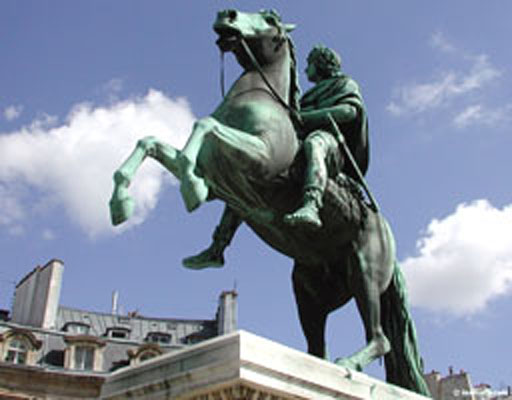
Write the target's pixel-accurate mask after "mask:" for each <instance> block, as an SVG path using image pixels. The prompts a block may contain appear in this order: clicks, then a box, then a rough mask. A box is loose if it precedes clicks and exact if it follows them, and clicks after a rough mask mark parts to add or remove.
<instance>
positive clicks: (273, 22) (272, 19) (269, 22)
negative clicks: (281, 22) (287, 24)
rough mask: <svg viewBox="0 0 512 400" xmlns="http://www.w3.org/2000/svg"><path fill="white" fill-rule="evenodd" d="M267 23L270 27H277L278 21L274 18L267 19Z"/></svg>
mask: <svg viewBox="0 0 512 400" xmlns="http://www.w3.org/2000/svg"><path fill="white" fill-rule="evenodd" d="M265 22H266V23H267V24H269V25H272V26H275V25H276V20H275V19H274V18H272V17H266V18H265Z"/></svg>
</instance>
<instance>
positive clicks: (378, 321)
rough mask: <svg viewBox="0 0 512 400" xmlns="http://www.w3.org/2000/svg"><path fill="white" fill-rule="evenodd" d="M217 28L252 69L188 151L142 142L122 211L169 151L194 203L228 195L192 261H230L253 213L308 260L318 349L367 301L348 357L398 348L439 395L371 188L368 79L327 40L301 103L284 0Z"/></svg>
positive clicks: (273, 237) (168, 163)
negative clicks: (360, 80) (359, 338)
mask: <svg viewBox="0 0 512 400" xmlns="http://www.w3.org/2000/svg"><path fill="white" fill-rule="evenodd" d="M213 27H214V30H215V31H216V32H217V34H218V36H219V39H218V41H217V44H218V46H219V48H220V49H221V50H222V51H223V52H226V51H229V52H232V53H233V54H234V55H235V57H236V59H237V61H238V62H239V64H240V65H241V66H242V68H243V69H244V72H243V73H242V75H241V76H240V78H239V79H238V80H237V81H236V82H235V83H234V84H233V86H232V87H231V89H230V90H229V92H228V93H227V95H226V96H225V98H224V100H223V101H222V102H221V104H220V105H219V106H218V107H217V109H216V110H215V111H214V112H213V113H212V114H211V115H210V116H208V117H205V118H202V119H200V120H198V121H197V122H196V123H195V125H194V127H193V130H192V133H191V135H190V138H189V140H188V142H187V143H186V145H185V146H184V148H183V149H182V150H178V149H175V148H174V147H172V146H170V145H168V144H165V143H162V142H161V141H159V140H157V139H155V138H153V137H147V138H145V139H142V140H140V141H139V142H138V143H137V146H136V148H135V150H134V151H133V153H132V154H131V155H130V157H129V158H128V159H127V160H126V161H125V162H124V163H123V165H122V166H121V167H120V168H119V169H118V170H117V171H116V173H115V174H114V183H115V186H114V192H113V195H112V200H111V202H110V209H111V216H112V222H113V223H114V224H115V225H117V224H120V223H122V222H124V221H125V220H126V219H128V218H129V217H130V216H131V214H132V213H133V209H134V204H133V201H132V199H131V198H130V196H129V193H128V186H129V184H130V181H131V180H132V178H133V176H134V174H135V172H136V171H137V169H138V167H139V166H140V165H141V163H142V162H143V161H144V159H145V158H146V157H148V156H149V157H151V158H153V159H155V160H157V161H159V162H160V163H161V164H162V165H163V166H164V167H165V168H166V169H167V170H168V171H170V172H171V173H172V174H173V175H174V176H176V178H178V179H179V180H180V182H181V186H180V190H181V194H182V197H183V200H184V202H185V206H186V208H187V210H189V211H192V210H194V209H196V208H197V207H199V206H200V205H201V204H202V203H204V202H205V201H207V200H211V199H220V200H222V201H224V202H225V204H226V208H225V211H224V214H223V216H222V219H221V223H220V224H219V226H218V227H217V229H216V230H215V233H214V235H213V239H214V240H213V243H212V245H211V246H210V247H209V248H208V249H207V250H205V251H204V252H202V253H200V254H199V255H197V256H194V257H189V258H188V259H185V260H184V264H185V265H186V266H188V267H190V268H195V269H201V268H205V267H211V266H221V265H223V263H224V257H223V252H224V249H225V248H226V246H228V245H229V242H230V241H231V238H232V237H233V235H234V233H235V231H236V229H237V228H238V226H239V225H240V224H241V223H242V222H245V223H247V224H248V225H249V226H250V227H251V228H252V230H253V231H254V232H255V233H256V234H257V235H258V236H259V237H261V238H262V239H263V240H264V241H265V242H266V243H268V244H269V245H270V246H272V247H273V248H274V249H276V250H277V251H280V252H281V253H283V254H286V255H288V256H290V257H291V258H293V259H294V261H295V266H294V270H293V286H294V292H295V296H296V302H297V306H298V311H299V318H300V321H301V324H302V329H303V331H304V334H305V337H306V340H307V344H308V352H309V353H310V354H313V355H316V356H318V357H322V358H326V357H327V354H326V346H325V339H324V336H325V325H326V318H327V315H328V314H329V313H330V312H331V311H334V310H335V309H337V308H339V307H341V306H343V305H344V304H346V303H347V302H348V301H349V300H350V299H351V298H355V300H356V303H357V306H358V309H359V312H360V314H361V317H362V319H363V323H364V327H365V330H366V339H367V344H366V346H364V347H363V348H362V349H361V350H359V351H357V352H356V353H354V354H353V355H351V356H349V357H346V358H338V359H336V361H335V362H336V363H337V364H339V365H343V366H346V367H349V368H352V369H356V370H362V369H363V368H364V367H365V366H366V365H368V364H369V363H371V362H372V361H374V360H376V359H377V358H379V357H382V356H384V357H385V364H386V374H387V380H388V381H389V382H391V383H395V384H397V385H399V386H402V387H405V388H408V389H411V390H413V391H416V392H418V393H422V394H426V395H428V389H427V386H426V384H425V382H424V380H423V377H422V365H421V359H420V356H419V352H418V348H417V344H416V333H415V328H414V324H413V321H412V319H411V316H410V313H409V310H408V306H407V296H406V290H405V284H404V281H403V277H402V274H401V272H400V269H399V268H398V265H397V263H396V258H395V245H394V239H393V235H392V233H391V229H390V227H389V225H388V223H387V222H386V220H385V219H384V218H383V216H382V215H381V214H380V213H379V212H378V209H377V207H376V205H375V204H374V205H373V206H372V205H369V204H367V203H366V201H365V200H364V196H363V194H362V190H361V185H363V187H364V182H363V178H362V176H363V175H364V173H365V172H366V170H367V167H368V133H367V120H366V113H365V109H364V104H363V101H362V97H361V95H360V93H359V88H358V86H357V84H356V83H355V82H354V81H353V80H352V79H351V78H349V77H348V76H346V75H344V74H342V73H341V70H340V60H339V57H338V56H337V54H336V53H335V52H333V51H332V50H329V49H326V48H324V47H323V46H317V47H316V48H315V49H313V50H312V52H311V53H310V56H309V57H308V68H307V74H308V78H309V79H310V80H311V81H312V82H314V83H315V86H314V87H313V88H312V89H311V90H310V91H309V92H307V93H306V94H305V96H304V97H303V98H302V101H299V97H300V90H299V86H298V79H297V67H296V64H297V63H296V60H295V52H294V46H293V43H292V41H291V39H290V37H289V32H290V31H291V30H292V29H293V28H294V27H293V26H292V25H287V24H283V23H282V22H281V19H280V17H279V16H278V15H277V13H275V12H274V11H262V12H260V13H255V14H248V13H242V12H239V11H236V10H226V11H221V12H219V14H218V16H217V19H216V21H215V23H214V26H213ZM331 118H332V120H333V121H335V124H336V126H333V123H332V122H331ZM343 149H345V150H343ZM347 151H350V152H351V153H352V156H353V157H352V159H353V162H352V161H351V160H350V157H348V154H347Z"/></svg>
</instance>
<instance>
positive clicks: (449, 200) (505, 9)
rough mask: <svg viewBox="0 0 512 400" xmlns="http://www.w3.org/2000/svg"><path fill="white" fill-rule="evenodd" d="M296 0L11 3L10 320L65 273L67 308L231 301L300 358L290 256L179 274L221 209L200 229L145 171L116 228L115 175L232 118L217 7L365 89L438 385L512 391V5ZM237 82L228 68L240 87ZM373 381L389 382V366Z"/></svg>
mask: <svg viewBox="0 0 512 400" xmlns="http://www.w3.org/2000/svg"><path fill="white" fill-rule="evenodd" d="M290 3H291V2H284V1H268V2H261V1H247V2H243V3H242V2H236V1H207V2H201V5H200V6H196V7H191V6H185V5H184V3H183V5H181V4H180V5H177V4H178V3H172V2H164V1H152V2H144V3H142V2H135V1H110V2H101V1H87V2H86V1H75V2H67V1H53V2H36V1H4V2H2V3H1V5H0V38H1V42H0V43H1V44H0V59H1V60H2V66H1V69H0V251H1V254H2V261H1V264H0V307H3V308H9V306H10V301H11V295H12V292H13V283H12V282H16V281H17V280H19V279H20V278H21V277H23V276H24V275H25V274H26V273H27V272H29V271H30V270H31V269H32V268H33V267H34V266H35V265H37V264H44V263H46V262H47V261H48V260H49V259H51V258H60V259H62V260H63V261H64V262H65V265H66V270H65V275H64V287H63V291H62V303H63V304H65V305H68V306H74V307H81V308H89V309H96V310H98V311H108V310H109V309H110V301H111V300H110V299H111V293H112V291H113V290H119V291H120V304H121V305H122V306H123V307H124V310H125V311H132V310H135V309H138V310H139V312H141V313H142V314H146V315H151V316H175V317H191V318H193V317H196V318H209V317H211V316H213V313H214V310H215V307H216V301H217V296H218V294H219V293H220V292H221V291H222V290H226V289H232V288H233V287H236V289H237V290H238V291H239V293H240V296H239V305H240V313H239V317H240V318H239V319H240V320H239V326H240V328H242V329H246V330H249V331H252V332H254V333H256V334H259V335H261V336H265V337H268V338H271V339H274V340H276V341H278V342H281V343H284V344H286V345H289V346H291V347H295V348H298V349H304V348H305V343H304V339H303V337H302V332H301V329H300V326H299V324H298V320H297V317H296V310H295V304H294V300H293V293H292V290H291V284H290V274H291V266H292V261H291V260H290V259H288V258H286V257H284V256H281V255H279V254H276V253H275V252H273V251H271V250H270V249H269V248H268V247H266V246H265V245H264V244H263V243H261V241H259V239H257V238H256V237H255V235H254V234H253V233H251V232H250V231H249V230H248V229H247V228H245V227H244V228H242V229H241V230H240V232H238V234H237V236H236V237H235V240H234V242H233V244H232V247H231V248H230V249H229V251H228V252H227V254H226V256H227V265H226V267H225V268H224V269H222V270H215V271H202V272H196V271H188V270H185V269H184V268H182V267H181V265H180V260H181V259H182V258H183V257H185V256H188V255H191V254H194V253H196V252H197V251H198V250H200V249H202V248H203V247H204V246H206V245H207V244H208V243H209V240H210V235H211V232H212V231H213V228H214V227H215V225H216V223H217V220H218V218H219V216H220V213H221V210H222V204H220V203H211V204H207V205H206V206H204V207H203V208H201V209H200V210H199V211H197V212H195V213H193V214H187V213H186V212H185V210H184V207H183V204H182V201H181V199H180V196H179V191H178V190H177V186H176V184H175V182H174V181H173V180H172V179H171V178H170V177H169V176H167V175H165V174H164V173H163V170H162V169H160V168H159V167H158V166H157V165H156V164H155V163H151V162H148V163H147V165H145V166H144V168H143V169H142V170H141V171H140V174H139V176H138V178H137V180H135V181H134V183H133V186H132V193H133V195H134V196H135V198H136V199H137V201H138V207H139V208H138V210H137V214H136V218H134V219H133V220H132V221H131V222H130V223H129V224H128V225H126V226H124V227H122V228H121V229H113V228H111V227H110V225H109V219H108V209H107V202H108V199H109V197H110V192H111V188H112V184H111V175H112V173H113V171H114V169H115V168H116V167H117V166H118V165H119V164H120V163H121V162H122V160H123V159H124V157H126V155H127V154H128V153H129V152H130V150H131V149H132V147H133V145H134V144H135V142H136V140H137V139H138V138H139V137H142V136H145V135H148V134H152V135H155V136H158V137H160V138H162V139H163V140H166V141H168V142H170V143H173V144H175V145H176V146H181V145H182V144H183V142H184V141H185V140H186V138H187V137H188V134H189V132H190V127H191V125H192V123H193V121H194V120H195V119H197V118H199V117H202V116H206V115H208V114H209V113H210V112H212V111H213V109H214V108H215V106H216V104H218V103H219V101H220V85H219V69H220V67H219V54H218V50H217V48H216V46H215V45H214V41H215V34H214V33H213V31H212V29H211V25H212V23H213V20H214V18H215V14H216V12H217V11H218V10H219V9H222V8H226V7H237V8H241V9H244V10H246V11H257V10H259V9H261V8H275V9H277V10H278V11H279V12H280V13H281V15H282V17H283V19H284V20H285V21H286V22H292V23H296V24H297V25H298V27H297V29H296V30H295V31H294V32H293V38H294V39H295V42H296V45H297V47H298V56H299V60H300V63H301V65H300V67H301V70H302V69H303V68H304V67H305V58H306V55H307V52H308V50H309V49H310V48H311V47H312V46H313V45H314V44H316V43H318V42H322V43H324V44H326V45H328V46H330V47H333V48H334V49H336V50H337V51H338V52H339V53H340V54H341V56H342V59H343V68H344V70H345V71H346V72H347V73H348V74H350V75H351V76H353V77H354V78H355V79H356V80H357V81H358V82H359V83H360V85H361V88H362V92H363V95H364V98H365V100H366V103H367V107H368V112H369V118H370V135H371V162H370V169H369V173H368V181H369V184H370V186H371V188H372V190H373V192H374V194H375V195H376V197H377V198H378V200H379V202H380V204H381V206H382V209H383V212H384V214H385V215H386V216H387V217H388V219H389V220H390V222H391V225H392V227H393V230H394V232H395V235H396V239H397V243H398V255H399V260H400V262H401V264H402V267H403V269H404V271H405V274H406V277H407V279H408V283H409V289H410V290H409V291H410V297H411V302H412V304H413V313H414V316H415V319H416V323H417V328H418V334H419V337H420V344H421V347H422V353H423V357H424V359H425V366H426V370H428V371H430V370H432V369H437V370H441V371H442V372H446V371H447V369H448V366H453V367H454V368H455V370H459V369H461V368H463V369H465V370H466V371H469V372H470V374H471V376H472V378H473V382H474V383H480V382H486V383H490V384H492V385H493V387H495V388H496V389H499V388H500V387H501V386H502V385H505V384H511V383H512V367H511V364H510V362H509V354H507V353H508V352H509V349H508V348H507V346H506V343H507V342H508V339H509V335H508V332H510V329H511V328H512V326H511V323H510V322H509V321H510V319H509V318H508V316H509V310H510V309H511V307H512V297H511V295H510V294H511V284H512V193H511V185H510V179H508V173H509V172H508V170H509V169H510V168H509V166H510V164H511V163H510V161H509V152H510V150H509V149H510V145H511V138H510V136H509V135H510V123H511V120H512V100H511V99H512V96H511V91H512V89H511V88H512V84H511V83H512V70H511V65H512V55H511V52H510V50H509V48H510V44H509V38H510V37H512V32H511V31H512V27H511V26H510V21H509V17H508V16H509V15H511V11H512V5H511V4H509V3H506V2H497V1H491V2H485V3H483V2H478V1H451V2H440V1H436V2H430V3H428V4H427V3H420V2H408V1H394V2H386V4H381V3H377V2H375V3H372V4H370V3H369V2H365V3H363V2H356V1H343V2H340V1H322V2H320V4H316V5H315V6H313V5H310V4H309V3H306V2H303V3H301V4H293V6H292V5H290ZM294 3H296V2H294ZM239 73H240V70H239V67H238V66H237V65H236V63H235V62H234V60H233V59H232V58H231V57H229V56H228V57H227V59H226V80H227V82H228V84H229V82H233V80H234V79H236V77H237V76H238V74H239ZM301 83H302V88H303V89H307V88H308V87H309V84H308V83H307V82H306V80H305V76H304V74H302V76H301ZM328 338H329V349H330V353H331V356H332V357H333V358H334V357H338V356H340V355H346V354H349V353H351V352H352V351H354V350H355V349H356V348H358V347H360V346H361V345H362V344H363V339H364V335H363V330H362V324H361V322H360V320H359V317H358V315H357V312H356V310H355V307H354V306H353V305H352V304H351V305H350V306H348V307H347V308H346V309H343V310H340V311H338V312H337V313H336V314H334V315H333V316H332V317H331V318H330V319H329V327H328ZM366 372H368V373H369V374H372V375H374V376H379V377H381V376H383V372H382V367H381V366H379V365H378V363H376V365H374V366H372V367H370V368H369V369H368V370H367V371H366Z"/></svg>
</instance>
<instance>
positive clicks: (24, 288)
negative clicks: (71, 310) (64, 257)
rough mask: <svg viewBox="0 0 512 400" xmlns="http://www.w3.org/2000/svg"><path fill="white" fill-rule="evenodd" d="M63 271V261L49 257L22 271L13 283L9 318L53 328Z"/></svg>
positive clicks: (29, 324)
mask: <svg viewBox="0 0 512 400" xmlns="http://www.w3.org/2000/svg"><path fill="white" fill-rule="evenodd" d="M63 272H64V263H63V262H62V261H60V260H56V259H53V260H51V261H49V262H48V263H47V264H46V265H45V266H44V267H40V266H37V267H36V268H34V270H32V271H31V272H30V273H29V274H28V275H26V276H25V277H24V278H23V279H22V280H21V281H20V282H19V283H18V284H17V285H16V290H15V292H14V304H13V307H12V317H11V321H12V322H14V323H17V324H20V325H28V326H34V327H39V328H45V329H53V328H55V325H56V323H57V312H58V309H59V301H60V289H61V286H62V274H63Z"/></svg>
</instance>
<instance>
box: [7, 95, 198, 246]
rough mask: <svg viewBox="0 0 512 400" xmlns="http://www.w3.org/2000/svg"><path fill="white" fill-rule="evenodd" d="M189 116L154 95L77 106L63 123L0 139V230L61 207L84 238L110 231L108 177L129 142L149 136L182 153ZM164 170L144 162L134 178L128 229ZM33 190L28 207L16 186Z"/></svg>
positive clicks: (42, 122) (37, 125)
mask: <svg viewBox="0 0 512 400" xmlns="http://www.w3.org/2000/svg"><path fill="white" fill-rule="evenodd" d="M193 121H194V116H193V114H192V112H191V110H190V107H189V105H188V104H187V103H186V101H185V100H183V99H177V100H173V99H170V98H168V97H166V96H165V95H164V94H162V93H161V92H158V91H155V90H150V91H149V92H148V93H147V95H145V96H143V97H140V98H133V99H129V100H124V101H120V102H117V103H115V104H112V105H110V106H108V107H95V106H93V105H91V104H85V103H83V104H78V105H76V106H75V107H74V108H73V109H72V110H71V112H70V113H69V115H68V117H67V119H66V121H65V123H63V124H60V125H58V126H56V125H55V124H56V121H55V119H52V118H51V117H48V116H43V117H42V119H39V120H37V121H34V122H33V123H32V124H31V125H30V126H28V127H24V128H22V129H21V130H19V131H17V132H14V133H11V134H8V135H2V136H0V205H7V206H6V207H0V226H2V225H3V226H4V227H7V228H12V227H13V226H14V225H17V226H19V225H20V224H23V223H27V220H28V219H29V216H30V214H31V213H33V212H36V210H39V211H40V210H41V209H47V208H48V205H49V204H50V205H53V206H54V207H55V206H56V205H58V206H61V207H62V208H63V210H64V211H65V212H66V214H67V215H68V217H69V218H70V219H71V220H72V221H73V222H74V223H76V224H78V225H79V226H80V227H81V228H82V229H83V230H84V231H85V232H87V233H88V234H89V235H91V236H94V235H97V234H101V233H105V232H112V231H113V228H112V227H111V226H110V217H109V210H108V201H109V198H110V195H111V192H112V174H113V172H114V171H115V169H116V168H117V167H119V165H120V164H121V163H122V161H124V159H125V158H126V157H127V156H128V155H129V153H130V152H131V151H132V149H133V147H134V145H135V143H136V141H137V140H138V139H139V138H141V137H144V136H147V135H153V136H156V137H158V138H160V139H162V140H163V141H165V142H168V143H170V144H173V145H174V146H176V147H178V148H181V147H182V146H183V144H184V142H185V140H186V138H187V137H188V136H189V134H190V130H191V127H192V124H193ZM164 176H165V172H164V170H163V168H161V167H160V166H159V165H157V163H156V162H155V161H148V162H147V163H145V165H144V166H143V167H142V168H141V170H140V171H139V174H138V175H137V177H136V178H135V180H134V182H133V184H132V187H131V192H132V194H133V197H134V199H135V201H136V204H137V210H136V214H135V215H134V217H133V218H132V220H131V222H130V223H129V224H128V226H130V224H131V225H133V224H136V223H140V222H142V221H143V220H144V218H145V217H146V215H147V213H148V212H149V211H150V210H151V209H152V208H154V207H155V205H156V203H157V197H158V193H159V191H160V189H161V187H162V184H163V181H164ZM19 187H23V188H28V189H30V190H32V191H34V189H35V190H36V191H37V193H38V195H39V197H38V199H37V200H34V198H33V197H31V199H30V201H28V199H27V198H26V196H25V197H23V196H21V195H20V191H19V190H18V191H16V190H15V188H19Z"/></svg>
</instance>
